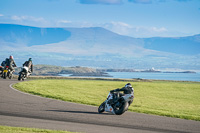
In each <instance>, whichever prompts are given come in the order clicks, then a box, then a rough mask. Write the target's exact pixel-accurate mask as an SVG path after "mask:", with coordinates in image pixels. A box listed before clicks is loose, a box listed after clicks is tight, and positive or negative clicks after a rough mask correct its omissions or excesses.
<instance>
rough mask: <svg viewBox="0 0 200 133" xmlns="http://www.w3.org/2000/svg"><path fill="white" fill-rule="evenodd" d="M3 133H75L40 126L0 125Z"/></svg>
mask: <svg viewBox="0 0 200 133" xmlns="http://www.w3.org/2000/svg"><path fill="white" fill-rule="evenodd" d="M0 132H1V133H73V132H68V131H58V130H47V129H38V128H23V127H9V126H0Z"/></svg>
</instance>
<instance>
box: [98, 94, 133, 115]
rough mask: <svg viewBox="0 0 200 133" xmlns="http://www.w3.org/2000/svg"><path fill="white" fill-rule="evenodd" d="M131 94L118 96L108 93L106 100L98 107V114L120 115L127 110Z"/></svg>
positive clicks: (130, 101)
mask: <svg viewBox="0 0 200 133" xmlns="http://www.w3.org/2000/svg"><path fill="white" fill-rule="evenodd" d="M133 98H134V96H133V94H125V95H123V96H120V95H119V92H115V93H111V92H110V93H109V94H108V97H107V99H106V100H105V101H104V102H103V103H102V104H101V105H100V106H99V108H98V112H99V113H103V112H104V111H106V112H111V113H112V114H115V115H121V114H123V113H124V112H125V111H127V110H128V107H129V106H130V104H131V103H132V101H133Z"/></svg>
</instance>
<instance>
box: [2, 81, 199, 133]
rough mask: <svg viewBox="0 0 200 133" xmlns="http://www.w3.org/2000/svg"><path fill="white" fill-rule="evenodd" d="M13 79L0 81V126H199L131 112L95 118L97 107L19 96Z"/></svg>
mask: <svg viewBox="0 0 200 133" xmlns="http://www.w3.org/2000/svg"><path fill="white" fill-rule="evenodd" d="M17 82H18V81H17V80H15V79H12V80H8V79H7V80H5V79H0V125H7V126H16V127H33V128H43V129H53V130H67V131H74V132H86V133H113V132H114V133H133V132H135V133H153V132H163V133H165V132H169V133H191V132H196V133H199V132H200V122H199V121H192V120H183V119H176V118H169V117H162V116H155V115H146V114H140V113H134V112H125V113H124V114H123V115H120V116H117V115H112V114H109V113H103V114H98V113H97V107H93V106H87V105H81V104H76V103H70V102H63V101H59V100H53V99H48V98H42V97H38V96H33V95H30V94H26V93H23V92H19V91H17V90H15V89H14V88H12V87H11V84H13V83H17Z"/></svg>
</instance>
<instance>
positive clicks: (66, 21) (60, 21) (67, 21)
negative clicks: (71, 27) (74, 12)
mask: <svg viewBox="0 0 200 133" xmlns="http://www.w3.org/2000/svg"><path fill="white" fill-rule="evenodd" d="M57 23H64V24H68V23H72V21H69V20H59V21H58V22H57Z"/></svg>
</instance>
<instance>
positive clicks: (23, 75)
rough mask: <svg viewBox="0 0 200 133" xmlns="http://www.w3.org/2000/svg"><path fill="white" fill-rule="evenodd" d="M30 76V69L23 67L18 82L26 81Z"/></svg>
mask: <svg viewBox="0 0 200 133" xmlns="http://www.w3.org/2000/svg"><path fill="white" fill-rule="evenodd" d="M27 73H28V74H27ZM29 75H30V72H29V71H28V67H26V66H23V67H21V71H20V72H19V76H18V80H24V79H26V78H27V76H29Z"/></svg>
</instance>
